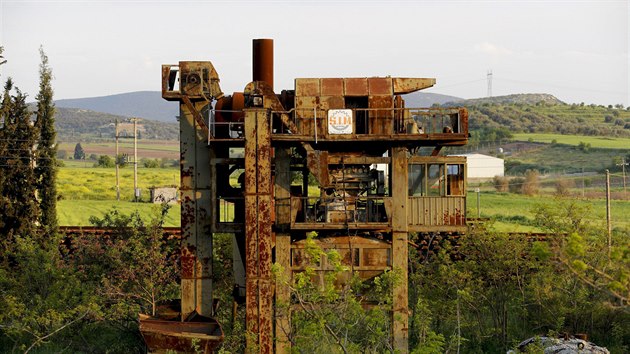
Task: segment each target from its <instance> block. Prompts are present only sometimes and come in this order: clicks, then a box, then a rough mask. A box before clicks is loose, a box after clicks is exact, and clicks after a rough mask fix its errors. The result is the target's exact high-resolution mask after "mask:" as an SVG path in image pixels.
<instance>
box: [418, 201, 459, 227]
mask: <svg viewBox="0 0 630 354" xmlns="http://www.w3.org/2000/svg"><path fill="white" fill-rule="evenodd" d="M408 205H409V208H408V210H407V211H408V214H407V215H408V218H409V225H422V226H435V227H439V226H464V225H466V197H463V196H462V197H459V196H448V197H409V204H408ZM436 229H437V228H436Z"/></svg>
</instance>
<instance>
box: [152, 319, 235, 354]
mask: <svg viewBox="0 0 630 354" xmlns="http://www.w3.org/2000/svg"><path fill="white" fill-rule="evenodd" d="M140 332H141V333H142V338H143V339H144V341H145V343H146V345H147V349H148V351H149V352H150V353H166V352H167V351H168V352H173V351H175V352H185V353H190V352H195V353H199V352H201V353H212V352H213V351H214V349H216V348H217V347H218V346H219V345H220V344H221V342H223V330H222V329H221V326H220V325H219V323H218V322H217V321H216V320H214V319H212V318H210V317H205V316H201V315H195V316H192V318H191V319H190V321H186V322H180V321H177V320H168V319H161V318H157V317H152V316H148V315H144V314H140Z"/></svg>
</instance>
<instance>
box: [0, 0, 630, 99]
mask: <svg viewBox="0 0 630 354" xmlns="http://www.w3.org/2000/svg"><path fill="white" fill-rule="evenodd" d="M629 7H630V6H629V1H627V0H626V1H622V0H619V1H606V0H593V1H575V0H573V1H571V0H565V1H542V0H541V1H533V0H529V1H527V0H522V1H510V0H506V1H477V0H472V1H453V0H445V1H389V2H388V1H369V0H368V1H351V0H346V1H326V0H318V1H280V0H279V1H182V2H176V1H96V0H95V1H41V0H40V1H13V0H0V30H1V32H0V43H1V45H2V46H4V47H5V57H6V59H7V60H8V63H7V64H5V65H3V66H2V67H1V72H0V74H1V75H2V77H1V80H2V81H4V80H5V79H6V78H7V77H9V76H11V77H13V79H14V80H15V82H16V84H17V85H18V86H19V87H20V88H21V89H22V90H23V91H25V92H27V93H28V94H29V95H30V97H31V98H34V96H35V94H36V93H37V84H38V82H37V80H38V77H37V75H38V74H37V70H38V64H39V56H38V48H39V45H40V44H42V45H43V46H44V49H45V51H46V53H47V54H48V56H49V58H50V63H51V66H52V68H53V72H54V76H55V81H54V88H55V97H56V98H57V99H61V98H77V97H92V96H103V95H109V94H115V93H121V92H129V91H140V90H151V91H157V90H159V89H160V65H161V64H171V63H177V62H178V61H180V60H210V61H212V62H213V64H214V65H215V68H216V69H217V71H218V73H219V76H220V78H221V86H222V88H223V91H224V92H226V93H231V92H233V91H241V90H242V89H243V87H244V86H245V85H246V84H247V83H248V82H249V81H250V80H251V40H252V39H253V38H273V39H274V41H275V87H276V89H277V91H279V89H283V88H286V89H290V88H293V79H294V78H296V77H356V76H359V77H360V76H386V75H391V76H400V77H435V78H437V85H436V86H435V87H434V88H431V89H429V90H427V92H435V93H443V94H449V95H454V96H460V97H464V98H475V97H483V96H485V95H486V90H487V83H486V73H487V71H488V70H489V69H491V70H492V71H493V77H494V79H493V95H495V96H498V95H505V94H512V93H550V94H553V95H555V96H557V97H558V98H559V99H561V100H563V101H566V102H586V103H597V104H606V105H607V104H616V103H623V104H624V105H626V106H628V105H630V98H629V95H630V89H629V78H628V77H629V71H628V67H629V64H630V61H629V56H628V42H629V41H630V37H629V34H628V22H629V17H630V14H629Z"/></svg>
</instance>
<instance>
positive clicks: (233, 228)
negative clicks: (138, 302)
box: [162, 39, 468, 353]
mask: <svg viewBox="0 0 630 354" xmlns="http://www.w3.org/2000/svg"><path fill="white" fill-rule="evenodd" d="M273 60H274V59H273V41H272V40H269V39H259V40H254V42H253V77H252V82H250V83H247V84H246V85H245V87H244V90H243V92H236V93H233V94H232V95H230V96H228V95H225V94H224V93H223V92H222V91H221V87H220V85H219V75H218V73H217V71H216V70H215V68H214V66H213V65H212V63H211V62H209V61H181V62H179V64H178V65H163V66H162V96H163V98H164V99H166V100H169V101H177V102H179V104H180V116H179V123H180V134H181V135H180V141H181V214H182V217H181V218H182V219H181V317H182V321H183V320H184V319H185V318H187V317H188V316H189V315H190V314H193V313H194V314H198V315H200V316H205V317H211V316H212V314H213V310H212V307H213V296H212V291H213V283H212V239H213V234H215V233H231V234H233V235H234V247H235V252H234V263H235V264H234V270H235V274H236V275H237V277H236V279H235V284H236V286H237V288H238V289H242V296H244V297H245V307H246V329H247V331H248V333H250V334H253V335H248V336H247V343H246V345H247V347H248V349H249V350H252V349H253V348H256V349H255V350H256V351H259V352H262V353H272V352H277V353H286V352H289V351H290V344H289V342H288V340H287V338H286V335H285V334H284V331H282V330H281V328H286V326H289V325H290V321H291V318H290V313H284V312H282V311H281V310H278V309H276V308H275V307H274V303H278V302H282V303H289V302H290V300H291V299H290V292H289V289H288V287H287V286H286V285H283V284H274V280H273V278H272V273H271V267H272V264H273V263H278V264H280V265H282V269H284V270H285V272H286V276H287V277H288V278H289V279H290V278H291V277H292V275H293V274H295V272H300V271H302V270H303V269H304V267H305V265H306V264H305V262H306V261H305V257H304V240H305V239H306V235H307V234H308V233H311V232H313V231H315V232H316V233H317V237H316V242H317V243H318V244H319V245H320V246H321V247H322V248H323V249H326V250H328V249H336V250H337V251H338V252H339V254H340V255H341V257H342V259H343V262H344V264H346V265H348V266H349V267H351V269H352V271H353V272H355V273H357V274H358V275H359V276H360V277H361V278H362V279H364V280H366V281H367V280H369V279H372V278H374V277H375V276H378V275H379V274H381V273H383V272H384V271H386V270H391V269H397V270H400V272H401V273H402V275H403V279H402V281H401V282H400V284H398V285H397V286H396V287H395V289H394V293H393V314H392V319H393V320H392V328H393V330H392V334H391V336H392V344H393V346H394V348H395V349H397V350H399V351H401V352H407V351H408V333H407V332H408V315H409V310H408V289H407V283H408V282H407V268H408V247H409V241H410V240H409V238H410V234H411V233H415V234H418V235H420V238H419V239H432V238H433V237H434V236H439V237H440V238H449V237H457V235H460V234H462V233H465V232H466V230H467V225H466V185H465V183H466V182H465V181H466V160H465V158H464V157H448V156H441V155H439V153H440V150H441V149H442V147H444V146H461V145H464V144H466V143H467V141H468V115H467V111H466V109H464V108H409V107H405V102H404V99H403V95H405V94H409V93H412V92H415V91H418V90H422V89H425V88H428V87H432V86H433V85H435V79H432V78H398V77H360V78H297V79H295V87H294V88H293V89H289V90H277V89H275V88H274V82H273V81H274V74H273V67H274V65H273ZM315 181H316V183H315ZM309 182H310V183H309ZM318 267H319V268H318V269H319V270H320V272H321V273H323V272H326V271H327V269H328V268H327V266H326V262H325V261H323V262H321V264H319V265H318Z"/></svg>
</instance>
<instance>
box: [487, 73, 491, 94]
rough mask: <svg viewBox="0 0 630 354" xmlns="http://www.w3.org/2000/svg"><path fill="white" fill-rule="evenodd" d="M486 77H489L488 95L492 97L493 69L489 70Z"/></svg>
mask: <svg viewBox="0 0 630 354" xmlns="http://www.w3.org/2000/svg"><path fill="white" fill-rule="evenodd" d="M486 77H487V79H488V97H492V70H488V74H487V76H486Z"/></svg>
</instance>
